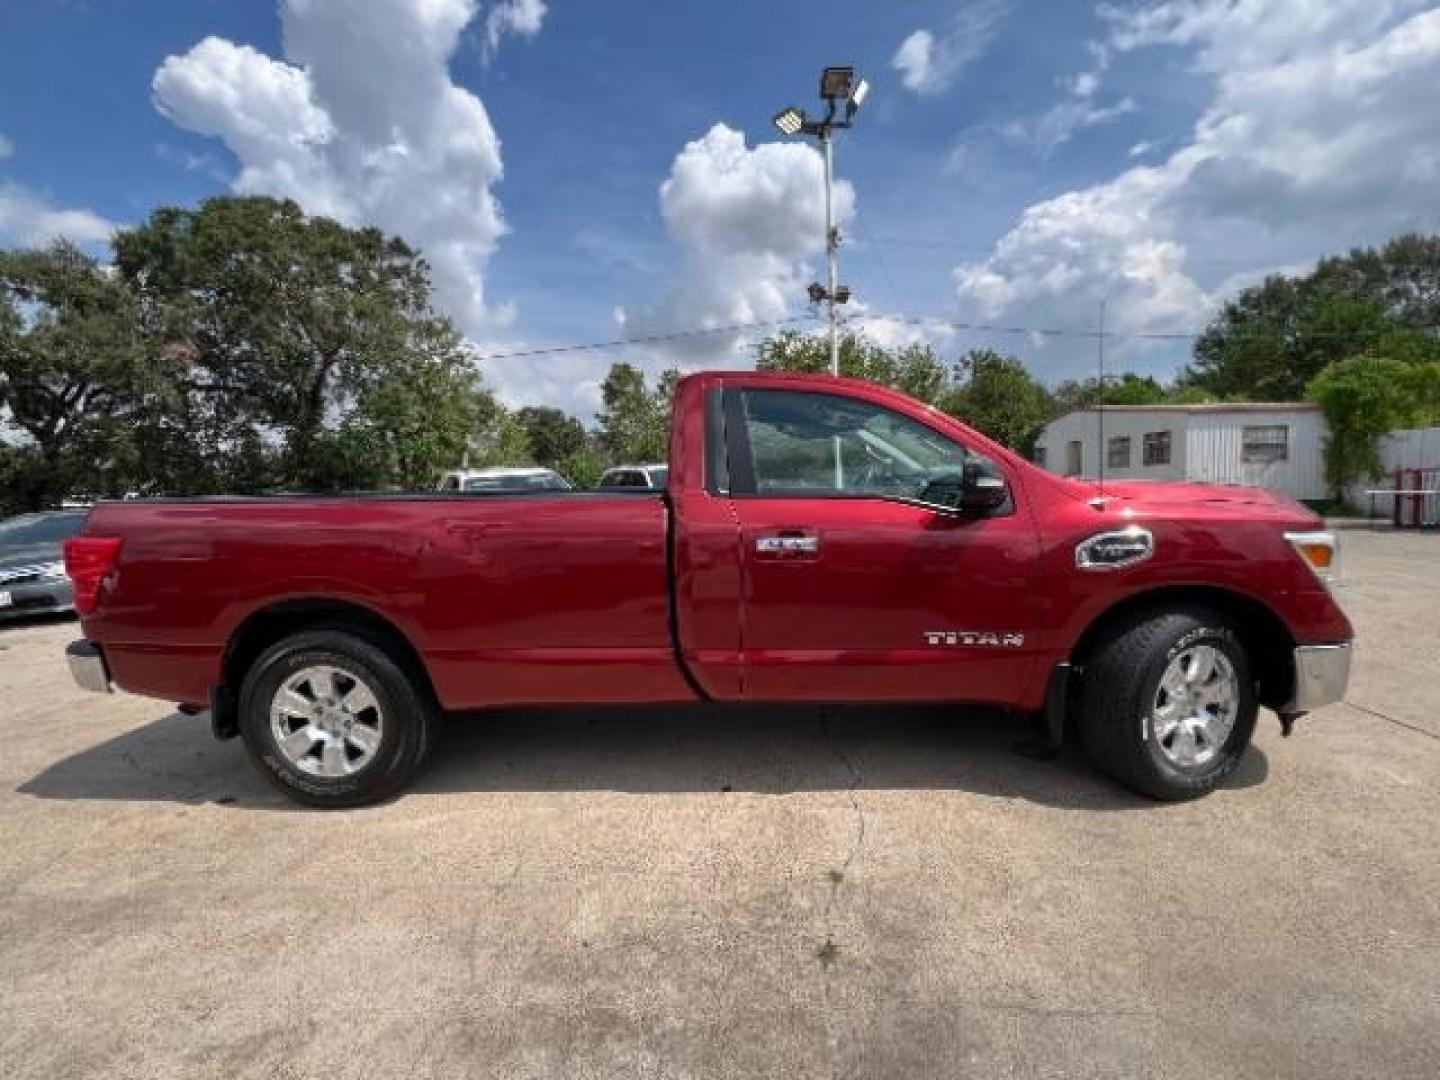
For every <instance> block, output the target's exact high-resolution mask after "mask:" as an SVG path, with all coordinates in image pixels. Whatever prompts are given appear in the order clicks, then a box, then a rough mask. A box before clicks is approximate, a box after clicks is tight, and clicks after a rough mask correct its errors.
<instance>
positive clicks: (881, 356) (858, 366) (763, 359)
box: [755, 330, 949, 405]
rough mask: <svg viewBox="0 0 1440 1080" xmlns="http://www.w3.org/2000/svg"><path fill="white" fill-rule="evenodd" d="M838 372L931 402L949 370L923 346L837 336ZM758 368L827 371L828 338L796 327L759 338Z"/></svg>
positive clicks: (861, 336)
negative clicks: (895, 344) (894, 345)
mask: <svg viewBox="0 0 1440 1080" xmlns="http://www.w3.org/2000/svg"><path fill="white" fill-rule="evenodd" d="M839 352H840V374H841V375H844V376H846V377H847V378H852V379H865V380H867V381H869V382H873V383H879V384H880V385H881V386H888V387H891V388H893V389H896V390H899V391H901V392H902V393H905V394H909V395H910V396H911V397H913V398H917V399H919V400H921V401H924V402H928V403H930V404H932V405H933V404H935V403H936V402H938V401H939V400H940V398H941V396H942V395H943V394H944V393H945V392H946V389H947V387H948V384H949V374H948V372H947V371H946V370H945V365H944V364H942V363H941V362H940V359H939V358H938V357H937V356H936V355H935V350H934V349H932V348H931V347H930V346H929V345H920V344H912V345H903V346H900V347H899V348H895V349H890V348H886V347H884V346H882V345H878V344H876V343H875V342H874V341H872V340H870V339H869V338H868V337H866V336H865V335H864V334H861V333H856V332H854V331H845V332H843V333H842V334H841V335H840V347H839ZM755 367H756V370H758V371H796V372H801V373H805V374H812V375H815V374H824V373H828V372H829V370H830V339H829V338H828V337H825V336H821V335H817V334H805V333H801V332H800V331H798V330H781V331H780V332H779V333H777V334H773V335H771V336H770V337H768V338H766V339H765V340H764V341H762V342H760V344H759V346H758V352H757V356H756V362H755Z"/></svg>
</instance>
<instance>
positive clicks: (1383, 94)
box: [955, 0, 1440, 333]
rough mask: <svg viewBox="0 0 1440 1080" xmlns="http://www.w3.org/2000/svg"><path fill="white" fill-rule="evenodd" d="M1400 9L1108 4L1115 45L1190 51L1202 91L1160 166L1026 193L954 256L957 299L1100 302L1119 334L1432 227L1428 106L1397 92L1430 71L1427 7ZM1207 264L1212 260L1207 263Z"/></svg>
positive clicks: (1084, 319)
mask: <svg viewBox="0 0 1440 1080" xmlns="http://www.w3.org/2000/svg"><path fill="white" fill-rule="evenodd" d="M1413 6H1414V5H1413V4H1410V3H1406V2H1391V3H1384V2H1380V0H1363V2H1360V0H1323V2H1322V0H1285V2H1281V0H1264V2H1263V3H1250V2H1247V0H1235V2H1231V0H1194V2H1189V3H1179V2H1176V3H1162V4H1158V5H1151V6H1150V7H1148V8H1144V9H1140V10H1128V11H1126V12H1125V13H1123V14H1122V13H1119V12H1117V11H1115V10H1113V9H1111V10H1109V11H1108V12H1107V18H1109V19H1110V20H1111V21H1112V23H1113V25H1114V38H1113V41H1112V45H1113V47H1114V48H1115V49H1116V50H1117V51H1120V52H1124V51H1127V50H1130V49H1135V48H1141V47H1144V46H1147V45H1152V44H1168V45H1176V46H1182V47H1187V48H1190V49H1192V50H1193V51H1194V56H1195V62H1196V63H1197V64H1198V65H1200V66H1201V67H1203V68H1207V69H1213V73H1214V76H1215V94H1214V98H1213V100H1212V102H1211V104H1210V105H1209V107H1208V108H1207V109H1206V110H1205V112H1204V114H1203V115H1202V116H1201V118H1200V119H1199V121H1198V123H1197V124H1196V126H1195V129H1194V132H1193V134H1192V136H1191V138H1190V141H1189V142H1188V143H1187V144H1186V145H1184V146H1183V147H1181V148H1180V149H1179V150H1177V151H1176V152H1175V153H1173V154H1172V155H1171V156H1170V157H1169V158H1168V159H1167V160H1165V161H1164V162H1162V163H1159V164H1157V165H1153V166H1151V165H1141V166H1135V167H1132V168H1129V169H1127V170H1126V171H1124V172H1122V173H1120V174H1119V175H1118V176H1116V177H1115V178H1114V179H1112V180H1109V181H1107V182H1104V183H1101V184H1097V185H1094V186H1092V187H1089V188H1085V189H1081V190H1077V191H1071V192H1067V193H1065V194H1063V195H1060V196H1058V197H1056V198H1053V199H1048V200H1046V201H1044V202H1041V203H1037V204H1035V205H1033V206H1031V207H1030V208H1029V209H1027V210H1026V211H1025V212H1024V213H1023V214H1022V215H1021V217H1020V220H1019V221H1018V223H1017V224H1016V225H1015V226H1014V227H1013V228H1012V229H1011V230H1010V231H1009V232H1008V233H1006V234H1005V235H1004V236H1003V237H1002V238H1001V239H1000V241H999V242H998V243H997V244H996V246H995V249H994V251H993V252H992V253H991V255H990V256H989V257H988V258H987V259H985V260H983V261H981V262H977V263H967V264H963V265H961V266H959V267H957V268H956V270H955V283H956V290H957V295H958V298H959V300H960V301H961V305H962V308H964V309H965V310H966V311H968V312H972V313H975V314H978V315H980V316H983V317H985V318H994V317H997V316H999V315H1002V314H1004V315H1005V316H1006V317H1008V318H1011V319H1013V320H1014V321H1023V322H1026V323H1028V324H1032V325H1049V326H1054V325H1059V326H1068V327H1090V326H1093V325H1094V322H1095V316H1096V308H1097V306H1098V303H1099V301H1100V299H1101V298H1106V299H1108V301H1109V315H1110V325H1111V326H1112V327H1114V328H1115V329H1116V330H1117V331H1119V332H1122V333H1124V332H1155V331H1171V330H1177V329H1179V330H1185V329H1190V328H1194V327H1196V326H1197V325H1199V324H1201V323H1203V322H1204V320H1205V319H1206V317H1207V316H1208V314H1209V312H1210V310H1211V309H1212V307H1213V305H1214V304H1215V302H1216V301H1217V300H1218V299H1219V298H1221V297H1222V296H1223V295H1224V290H1225V289H1226V288H1227V279H1228V284H1229V285H1230V286H1233V284H1234V283H1235V282H1236V281H1239V280H1244V275H1245V274H1246V272H1247V271H1248V272H1251V273H1253V272H1254V271H1255V270H1257V269H1263V268H1265V267H1274V266H1279V265H1282V264H1290V263H1295V262H1300V261H1303V260H1304V259H1305V258H1308V257H1312V256H1313V255H1316V254H1319V253H1322V252H1328V251H1334V250H1338V249H1341V248H1343V247H1345V246H1346V245H1349V244H1356V243H1375V242H1380V241H1383V240H1385V239H1386V238H1388V237H1389V236H1390V235H1393V234H1394V233H1395V232H1398V231H1401V230H1404V229H1408V228H1426V227H1429V228H1433V227H1434V226H1435V223H1436V212H1435V209H1434V206H1433V192H1434V190H1435V189H1436V187H1437V185H1440V155H1437V154H1436V153H1435V152H1434V147H1435V146H1436V145H1440V114H1437V113H1435V111H1434V110H1428V109H1420V108H1416V107H1415V105H1414V103H1415V102H1417V101H1423V100H1427V99H1428V96H1429V95H1430V94H1431V92H1432V90H1433V87H1434V85H1435V82H1436V79H1437V76H1440V11H1430V12H1426V13H1423V14H1417V15H1410V16H1409V17H1408V18H1407V17H1404V16H1405V15H1406V14H1407V12H1408V9H1409V8H1411V7H1413ZM1336 9H1344V10H1343V11H1337V10H1336ZM1347 15H1348V18H1347ZM1138 151H1139V148H1138V147H1137V152H1138ZM1216 265H1224V266H1225V267H1226V268H1227V270H1226V273H1225V274H1214V273H1210V272H1208V268H1210V267H1213V266H1216ZM1207 283H1208V284H1209V288H1207Z"/></svg>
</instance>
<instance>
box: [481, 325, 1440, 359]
mask: <svg viewBox="0 0 1440 1080" xmlns="http://www.w3.org/2000/svg"><path fill="white" fill-rule="evenodd" d="M867 320H868V321H873V322H892V323H899V324H900V325H902V326H920V327H932V328H941V327H943V328H945V329H949V330H959V331H963V332H966V333H971V334H1004V335H1009V336H1014V337H1042V338H1071V339H1078V340H1089V341H1093V340H1095V339H1096V338H1099V337H1101V336H1103V337H1104V339H1105V340H1106V341H1193V340H1195V339H1196V338H1199V337H1202V336H1203V335H1204V334H1205V331H1204V330H1165V331H1151V330H1105V331H1103V334H1102V331H1100V330H1097V329H1095V328H1092V327H1083V326H1082V327H1058V326H1009V325H1004V324H1001V323H983V322H964V321H960V320H956V319H947V318H944V317H941V316H936V315H886V314H877V315H859V314H857V315H850V316H848V317H847V318H845V319H844V320H842V322H843V323H844V324H846V325H856V326H859V325H862V324H863V323H865V322H866V321H867ZM814 321H815V317H814V316H813V315H796V316H793V317H791V318H787V319H767V320H760V321H756V322H748V323H731V324H729V325H726V326H707V327H697V328H694V329H689V330H673V331H669V332H667V333H663V334H644V335H640V336H638V337H630V338H617V339H616V340H613V341H592V342H583V343H578V344H573V345H550V346H546V347H544V348H536V349H518V350H515V351H512V352H497V353H481V354H477V355H475V356H474V357H473V359H475V360H477V361H483V360H514V359H519V358H521V357H528V356H554V355H559V354H563V353H583V352H598V351H601V350H604V349H619V348H623V347H625V346H627V345H652V344H658V343H661V342H666V341H683V340H686V339H690V338H701V337H713V336H718V335H723V334H740V333H744V332H746V331H750V330H771V329H775V328H776V327H782V326H794V325H796V324H797V323H809V322H814ZM1397 330H1398V331H1411V332H1417V333H1436V332H1440V325H1426V326H1402V327H1387V328H1383V329H1376V330H1314V331H1297V332H1295V336H1298V337H1303V338H1305V339H1307V340H1316V339H1320V340H1325V339H1331V338H1373V337H1381V336H1384V335H1386V334H1390V333H1394V332H1396V331H1397ZM1223 336H1224V337H1225V338H1226V339H1227V340H1231V341H1235V340H1240V341H1243V340H1247V339H1263V338H1271V337H1274V336H1276V335H1275V334H1274V333H1273V332H1271V331H1258V332H1245V331H1240V330H1236V331H1232V332H1230V333H1227V334H1224V335H1223ZM1281 336H1282V337H1284V336H1287V335H1284V334H1283V333H1282V335H1281Z"/></svg>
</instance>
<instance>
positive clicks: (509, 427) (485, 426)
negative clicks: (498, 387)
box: [468, 398, 535, 468]
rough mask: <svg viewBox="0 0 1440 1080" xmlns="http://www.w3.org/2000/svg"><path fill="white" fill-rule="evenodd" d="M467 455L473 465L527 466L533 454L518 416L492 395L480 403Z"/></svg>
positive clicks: (475, 466) (477, 466) (532, 460)
mask: <svg viewBox="0 0 1440 1080" xmlns="http://www.w3.org/2000/svg"><path fill="white" fill-rule="evenodd" d="M468 457H469V461H470V465H471V466H472V467H474V468H484V467H485V466H487V465H528V464H531V463H532V462H534V460H535V457H534V454H533V452H532V449H531V446H530V437H529V435H528V434H527V433H526V431H525V425H524V424H523V423H521V421H520V418H519V415H518V414H516V413H513V412H511V411H510V410H509V409H507V408H505V406H504V405H502V404H500V402H499V401H496V400H495V399H494V398H488V399H486V400H484V401H482V402H481V404H480V407H479V408H478V409H477V411H476V415H475V424H474V427H473V428H472V429H471V432H470V439H469V451H468Z"/></svg>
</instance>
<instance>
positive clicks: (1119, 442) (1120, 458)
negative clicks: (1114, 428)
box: [1105, 435, 1130, 469]
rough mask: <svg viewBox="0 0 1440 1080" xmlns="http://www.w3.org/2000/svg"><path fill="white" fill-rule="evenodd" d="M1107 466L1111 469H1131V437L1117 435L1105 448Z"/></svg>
mask: <svg viewBox="0 0 1440 1080" xmlns="http://www.w3.org/2000/svg"><path fill="white" fill-rule="evenodd" d="M1105 466H1106V468H1109V469H1128V468H1129V467H1130V436H1129V435H1116V436H1115V437H1114V438H1112V439H1111V440H1110V442H1109V444H1108V445H1107V446H1106V447H1105Z"/></svg>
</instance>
